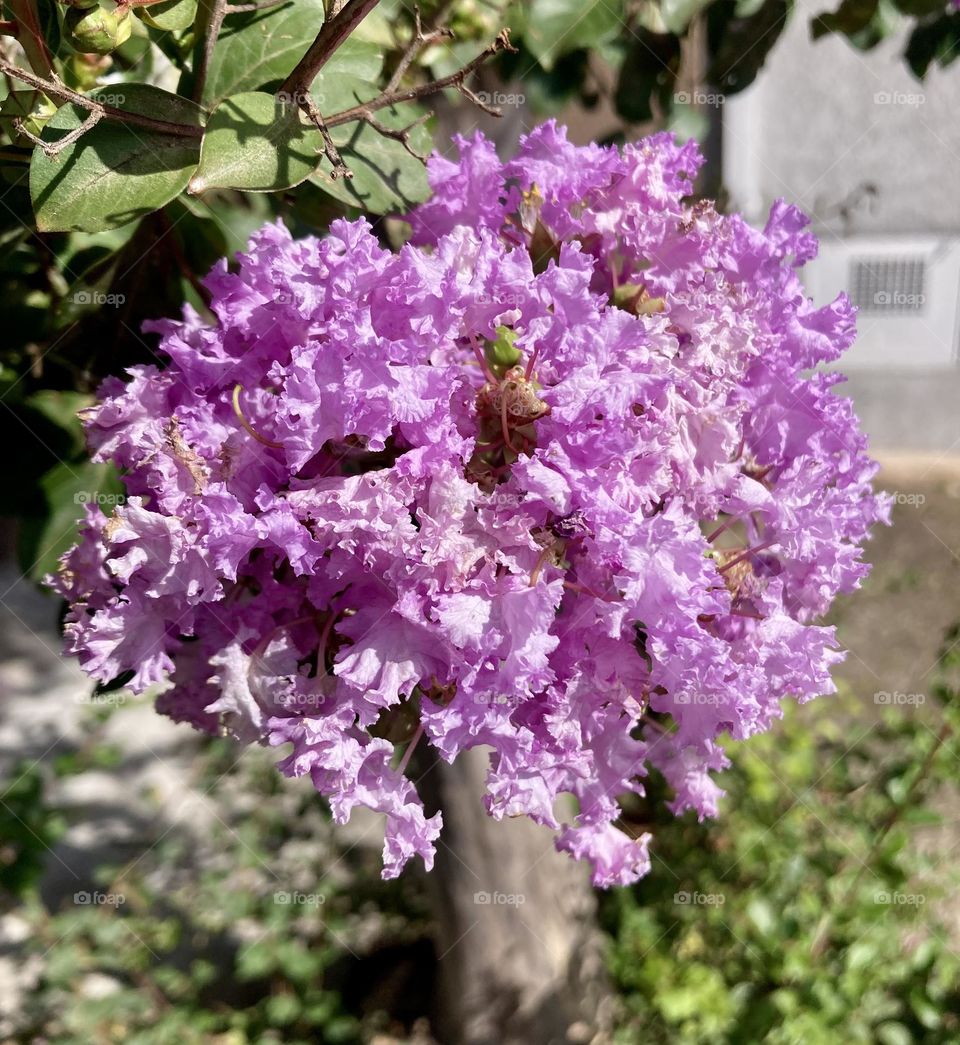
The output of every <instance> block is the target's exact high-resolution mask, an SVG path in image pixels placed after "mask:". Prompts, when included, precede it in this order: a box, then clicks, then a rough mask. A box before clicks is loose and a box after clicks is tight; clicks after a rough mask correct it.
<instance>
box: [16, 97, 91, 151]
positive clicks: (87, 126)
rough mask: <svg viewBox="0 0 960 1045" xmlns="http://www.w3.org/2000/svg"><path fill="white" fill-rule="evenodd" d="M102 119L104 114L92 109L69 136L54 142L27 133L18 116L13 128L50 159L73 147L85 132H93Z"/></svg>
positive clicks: (66, 135) (29, 132)
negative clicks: (69, 146) (68, 147)
mask: <svg viewBox="0 0 960 1045" xmlns="http://www.w3.org/2000/svg"><path fill="white" fill-rule="evenodd" d="M103 117H104V114H103V113H102V112H98V111H97V110H96V109H92V110H91V111H90V112H89V113H88V114H87V118H86V119H85V120H84V121H83V123H81V124H80V126H79V127H76V128H74V129H73V130H72V131H70V133H69V134H65V135H64V136H63V137H62V138H58V139H57V140H56V141H54V142H45V141H44V140H43V139H42V138H38V137H37V135H35V134H33V133H32V132H31V131H28V130H27V128H26V125H25V124H24V122H23V120H22V119H21V118H20V117H19V116H18V117H17V118H16V119H15V120H14V121H13V126H14V127H15V128H16V130H17V133H18V134H22V135H23V137H24V138H26V139H27V141H31V142H33V144H34V145H36V146H37V148H39V149H42V150H43V153H44V155H45V156H49V157H51V159H52V158H53V157H54V156H57V155H58V154H59V153H61V152H63V150H64V149H65V148H66V147H67V146H68V145H73V143H74V142H75V141H77V140H78V139H79V138H82V137H83V135H85V134H86V133H87V131H90V130H93V128H94V127H95V126H96V125H97V124H98V123H99V122H100V121H101V120H102V119H103Z"/></svg>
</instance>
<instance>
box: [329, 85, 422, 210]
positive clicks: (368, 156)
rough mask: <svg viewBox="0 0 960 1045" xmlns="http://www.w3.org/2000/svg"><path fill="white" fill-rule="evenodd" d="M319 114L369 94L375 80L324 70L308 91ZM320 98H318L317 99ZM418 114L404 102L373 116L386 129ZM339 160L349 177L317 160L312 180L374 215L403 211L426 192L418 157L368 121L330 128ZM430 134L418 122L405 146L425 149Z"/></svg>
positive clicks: (345, 106)
mask: <svg viewBox="0 0 960 1045" xmlns="http://www.w3.org/2000/svg"><path fill="white" fill-rule="evenodd" d="M311 93H312V94H313V96H314V99H315V100H316V101H317V104H318V105H319V106H320V108H321V110H322V112H323V113H324V115H333V114H334V113H335V112H337V111H342V110H345V109H349V108H352V107H353V106H354V105H358V104H360V103H362V102H366V101H369V100H370V99H371V98H375V97H376V96H377V95H378V94H379V93H380V92H379V88H378V87H377V85H376V84H372V83H368V82H366V81H365V80H361V79H360V78H359V77H356V76H349V75H347V74H338V75H336V76H334V75H333V74H331V73H328V72H324V73H321V75H320V76H318V77H317V79H316V80H315V81H314V87H313V89H312V91H311ZM321 99H323V101H321ZM422 115H423V110H422V109H420V108H418V107H417V106H415V105H411V104H409V103H405V104H403V105H397V106H394V107H392V108H388V109H381V110H379V111H378V112H377V113H375V114H374V116H375V118H376V120H377V122H378V123H380V124H382V125H383V126H384V127H386V128H389V129H390V130H394V131H399V130H402V129H404V128H406V127H409V126H410V124H412V123H413V122H414V121H415V120H417V119H419V118H420V117H421V116H422ZM330 135H331V137H332V138H333V140H334V142H335V144H336V146H337V148H338V149H339V150H340V155H341V156H342V157H343V162H344V163H345V164H346V165H347V166H348V167H349V168H350V170H351V171H352V172H353V177H352V178H337V179H336V180H335V179H334V178H332V177H331V166H330V163H329V161H328V160H326V159H325V158H322V162H321V166H320V169H319V170H318V171H317V173H316V174H315V175H314V177H313V181H314V182H315V184H316V185H318V186H319V187H320V188H321V189H323V191H324V192H326V193H328V194H329V195H331V196H333V197H334V199H337V200H340V201H341V202H343V203H348V204H350V205H351V206H354V207H359V208H360V209H361V210H366V211H371V212H372V213H374V214H387V213H389V212H390V211H395V210H408V209H409V208H410V207H411V206H412V205H413V204H415V203H420V202H421V201H422V200H425V199H426V198H427V196H429V195H430V186H429V184H428V183H427V170H426V167H425V166H424V164H423V161H422V160H420V159H418V158H417V156H414V155H412V154H411V153H410V152H409V151H408V150H407V149H406V148H405V147H404V145H403V142H401V141H397V140H396V139H395V138H390V137H387V136H385V135H383V134H381V133H380V132H379V131H377V130H376V129H375V128H374V127H372V126H370V124H368V123H360V122H357V123H348V124H344V125H342V126H340V127H334V128H332V129H331V131H330ZM432 144H433V137H432V135H431V134H430V131H429V130H428V129H427V128H426V127H425V126H423V125H422V124H421V125H420V126H419V127H414V128H413V129H412V130H411V132H410V147H411V148H412V149H413V150H414V151H415V152H416V153H417V154H418V155H426V154H428V153H429V152H430V149H431V147H432Z"/></svg>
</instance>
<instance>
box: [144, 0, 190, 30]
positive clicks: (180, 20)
mask: <svg viewBox="0 0 960 1045" xmlns="http://www.w3.org/2000/svg"><path fill="white" fill-rule="evenodd" d="M137 14H138V15H139V16H140V18H141V19H142V20H143V21H144V22H146V24H147V25H152V26H153V28H154V29H164V30H166V31H167V32H178V31H179V30H181V29H189V28H190V26H191V25H193V20H194V19H195V18H196V17H197V0H167V2H166V3H163V4H152V5H151V6H150V7H141V8H138V9H137Z"/></svg>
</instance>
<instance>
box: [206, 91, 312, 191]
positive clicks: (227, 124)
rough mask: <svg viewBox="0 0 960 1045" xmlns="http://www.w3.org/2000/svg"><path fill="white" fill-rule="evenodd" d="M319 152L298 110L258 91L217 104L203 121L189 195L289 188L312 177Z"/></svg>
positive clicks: (239, 95)
mask: <svg viewBox="0 0 960 1045" xmlns="http://www.w3.org/2000/svg"><path fill="white" fill-rule="evenodd" d="M322 151H323V138H322V137H321V136H320V132H319V131H318V130H317V129H316V128H315V127H313V126H311V125H309V124H307V123H306V122H305V117H303V116H302V115H301V113H300V110H299V109H298V108H297V107H296V106H294V105H287V104H285V103H283V102H280V101H278V100H277V98H276V97H274V96H273V95H272V94H264V93H263V92H259V91H250V92H248V93H246V94H237V95H234V96H233V97H232V98H227V99H226V100H225V101H223V102H221V103H220V104H219V105H218V106H217V108H216V109H214V111H213V113H212V114H211V116H210V119H209V121H208V122H207V131H206V134H205V135H204V137H203V147H202V148H201V150H200V166H199V167H198V168H197V171H196V173H195V174H194V176H193V177H192V178H191V179H190V193H191V194H193V195H196V194H198V193H200V192H203V191H204V190H206V189H212V188H234V189H248V190H251V191H255V192H270V191H272V190H276V189H289V188H292V187H293V186H294V185H299V184H300V182H302V181H306V179H307V178H309V177H310V175H311V174H312V173H313V172H314V171H315V170H316V168H317V164H318V163H319V162H320V155H321V153H322Z"/></svg>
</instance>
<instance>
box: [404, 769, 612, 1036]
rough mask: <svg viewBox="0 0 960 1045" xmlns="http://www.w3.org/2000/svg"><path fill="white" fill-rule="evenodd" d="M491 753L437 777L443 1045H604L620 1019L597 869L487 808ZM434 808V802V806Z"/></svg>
mask: <svg viewBox="0 0 960 1045" xmlns="http://www.w3.org/2000/svg"><path fill="white" fill-rule="evenodd" d="M487 765H488V756H487V754H486V752H484V751H482V750H477V751H472V752H470V753H469V755H468V756H467V757H465V758H464V757H462V756H461V758H459V759H458V760H457V762H456V763H455V764H454V765H453V766H447V765H445V764H441V765H439V766H436V767H435V768H434V769H432V770H431V771H430V772H429V773H427V774H426V776H425V778H424V780H423V782H422V784H421V790H422V791H423V792H424V793H425V797H427V798H428V801H429V799H430V798H432V799H433V801H434V802H435V803H437V804H438V805H439V806H440V807H441V808H442V810H443V818H444V829H443V835H442V837H441V844H440V845H439V846H438V852H437V861H436V867H435V869H434V872H433V874H432V875H430V883H431V888H432V890H433V898H434V904H435V910H436V921H437V954H438V956H439V959H440V998H439V1010H440V1011H439V1018H438V1027H437V1033H438V1035H439V1038H440V1040H441V1041H442V1042H443V1043H444V1045H521V1043H522V1045H554V1043H561V1042H598V1043H599V1042H602V1041H604V1040H606V1028H607V1026H608V1024H609V1016H610V1006H611V1002H610V994H609V990H608V985H607V981H606V977H605V974H604V967H603V960H602V953H601V943H600V936H599V931H598V930H597V928H596V925H595V921H594V918H595V914H596V900H595V897H594V894H593V891H592V889H591V887H590V883H589V878H588V875H587V873H586V869H585V868H584V867H583V866H581V865H579V864H577V863H575V862H574V861H572V860H570V859H568V858H567V857H566V856H563V855H562V854H559V853H557V852H556V850H555V849H554V847H553V841H552V834H551V832H549V831H547V830H546V829H544V828H540V827H538V826H537V825H535V824H533V823H532V822H531V821H529V820H527V818H526V817H519V818H516V819H511V820H504V821H500V822H496V821H494V820H492V819H491V818H490V817H488V816H487V814H486V812H485V811H484V809H483V806H482V804H481V795H482V792H483V781H484V777H485V775H486V771H487ZM431 804H432V803H431Z"/></svg>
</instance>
